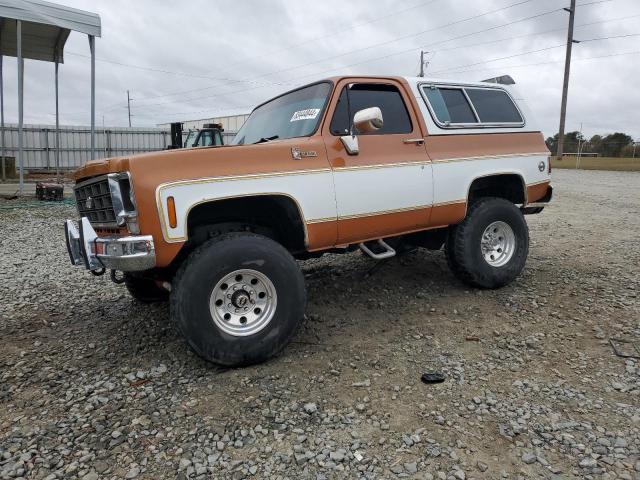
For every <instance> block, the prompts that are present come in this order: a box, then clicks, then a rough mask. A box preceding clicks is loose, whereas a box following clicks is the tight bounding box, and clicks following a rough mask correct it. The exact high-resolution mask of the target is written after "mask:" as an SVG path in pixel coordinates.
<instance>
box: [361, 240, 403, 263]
mask: <svg viewBox="0 0 640 480" xmlns="http://www.w3.org/2000/svg"><path fill="white" fill-rule="evenodd" d="M367 243H375V244H377V245H379V246H380V247H382V248H383V249H384V251H383V252H381V253H375V252H373V250H371V249H370V248H369V247H367V245H366V244H365V243H361V244H359V245H358V246H359V247H360V250H362V251H363V252H364V253H366V254H367V255H369V256H370V257H371V258H373V259H374V260H384V259H385V258H391V257H395V255H396V251H395V250H394V249H393V248H391V247H390V246H389V245H388V244H387V243H386V242H385V241H384V240H382V239H379V240H375V241H372V242H367Z"/></svg>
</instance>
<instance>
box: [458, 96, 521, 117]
mask: <svg viewBox="0 0 640 480" xmlns="http://www.w3.org/2000/svg"><path fill="white" fill-rule="evenodd" d="M466 91H467V95H469V100H471V103H473V106H474V107H475V109H476V112H478V116H479V117H480V122H482V123H522V117H521V116H520V112H518V109H517V108H516V106H515V105H514V104H513V101H512V100H511V98H509V95H507V92H505V91H503V90H496V89H485V88H468V89H466Z"/></svg>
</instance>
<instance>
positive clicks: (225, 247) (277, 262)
mask: <svg viewBox="0 0 640 480" xmlns="http://www.w3.org/2000/svg"><path fill="white" fill-rule="evenodd" d="M306 298H307V297H306V288H305V283H304V277H303V275H302V272H301V271H300V268H299V267H298V264H297V263H296V261H295V260H294V258H293V257H292V256H291V254H290V253H289V252H288V251H287V250H286V249H285V248H284V247H283V246H281V245H280V244H278V243H276V242H275V241H273V240H271V239H270V238H267V237H264V236H262V235H257V234H254V233H246V232H243V233H227V234H223V235H220V236H218V237H215V238H213V239H211V240H209V241H207V242H205V243H204V244H202V245H201V246H200V247H198V248H197V249H196V250H195V251H194V252H193V253H192V254H191V255H190V256H189V257H188V258H187V259H186V260H185V261H184V263H183V264H182V266H181V267H180V269H179V270H178V272H177V274H176V276H175V279H174V282H173V289H172V292H171V317H172V319H173V320H174V321H175V323H176V324H177V326H178V328H179V329H180V331H181V332H182V334H183V335H184V337H185V339H186V340H187V342H188V343H189V345H190V346H191V348H193V350H194V351H195V352H196V353H197V354H198V355H200V356H201V357H203V358H204V359H206V360H209V361H210V362H214V363H217V364H220V365H225V366H231V367H239V366H245V365H251V364H254V363H259V362H264V361H265V360H268V359H269V358H272V357H274V356H275V355H277V354H278V353H280V352H281V351H282V350H283V349H284V347H285V346H286V345H287V344H288V343H289V342H290V341H291V340H292V338H293V336H294V335H295V333H296V331H297V330H298V328H299V326H300V324H301V323H302V319H303V317H304V311H305V307H306Z"/></svg>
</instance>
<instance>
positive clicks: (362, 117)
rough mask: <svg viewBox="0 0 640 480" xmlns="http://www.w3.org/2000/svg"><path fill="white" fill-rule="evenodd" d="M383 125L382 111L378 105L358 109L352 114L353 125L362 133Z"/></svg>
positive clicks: (377, 128) (372, 130)
mask: <svg viewBox="0 0 640 480" xmlns="http://www.w3.org/2000/svg"><path fill="white" fill-rule="evenodd" d="M383 125H384V121H383V120H382V111H381V110H380V108H379V107H370V108H365V109H363V110H359V111H357V112H356V114H355V115H354V116H353V126H354V127H355V128H356V129H357V130H358V131H359V132H362V133H370V132H375V131H376V130H380V129H381V128H382V126H383Z"/></svg>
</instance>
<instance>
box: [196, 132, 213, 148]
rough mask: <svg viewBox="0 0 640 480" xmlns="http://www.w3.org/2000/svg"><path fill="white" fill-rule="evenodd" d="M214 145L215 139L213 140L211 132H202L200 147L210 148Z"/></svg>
mask: <svg viewBox="0 0 640 480" xmlns="http://www.w3.org/2000/svg"><path fill="white" fill-rule="evenodd" d="M211 145H213V138H211V132H202V134H201V135H200V141H199V142H198V146H199V147H209V146H211Z"/></svg>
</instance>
